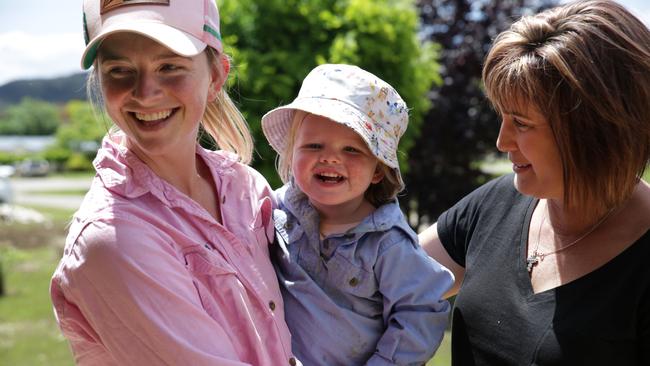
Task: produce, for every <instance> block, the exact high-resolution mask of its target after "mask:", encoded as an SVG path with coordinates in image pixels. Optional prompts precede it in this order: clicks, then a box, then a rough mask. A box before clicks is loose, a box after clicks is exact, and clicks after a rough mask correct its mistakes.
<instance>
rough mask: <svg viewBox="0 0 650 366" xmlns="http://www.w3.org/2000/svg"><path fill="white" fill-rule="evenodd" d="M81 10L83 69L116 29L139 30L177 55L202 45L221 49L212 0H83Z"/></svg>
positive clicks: (200, 48)
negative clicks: (84, 40) (84, 43)
mask: <svg viewBox="0 0 650 366" xmlns="http://www.w3.org/2000/svg"><path fill="white" fill-rule="evenodd" d="M83 14H84V35H85V38H86V50H85V51H84V54H83V56H82V57H81V67H82V68H83V69H88V68H89V67H90V66H92V64H93V62H95V58H96V57H97V48H98V47H99V45H100V44H101V42H102V41H103V40H104V39H105V38H106V37H107V36H109V35H111V34H114V33H120V32H133V33H137V34H141V35H143V36H145V37H148V38H151V39H152V40H154V41H156V42H158V43H160V44H162V45H164V46H165V47H167V48H169V49H170V50H172V51H173V52H174V53H176V54H179V55H181V56H187V57H191V56H195V55H197V54H199V53H201V52H203V50H204V49H205V47H206V46H210V47H212V48H214V49H216V50H217V51H219V52H223V46H222V44H221V34H220V33H219V10H218V9H217V5H216V3H215V0H84V3H83Z"/></svg>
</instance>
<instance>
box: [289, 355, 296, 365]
mask: <svg viewBox="0 0 650 366" xmlns="http://www.w3.org/2000/svg"><path fill="white" fill-rule="evenodd" d="M297 364H298V363H297V362H296V359H295V358H294V357H291V358H290V359H289V365H291V366H296V365H297Z"/></svg>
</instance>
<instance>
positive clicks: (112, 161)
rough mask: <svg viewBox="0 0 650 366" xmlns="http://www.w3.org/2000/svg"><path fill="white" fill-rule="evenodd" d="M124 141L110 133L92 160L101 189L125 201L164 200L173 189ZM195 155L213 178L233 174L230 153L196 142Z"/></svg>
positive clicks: (122, 137) (119, 134)
mask: <svg viewBox="0 0 650 366" xmlns="http://www.w3.org/2000/svg"><path fill="white" fill-rule="evenodd" d="M124 138H125V136H124V133H123V132H117V133H111V134H109V135H107V136H106V137H104V139H103V141H102V146H101V148H100V149H99V150H98V152H97V157H96V158H95V160H94V161H93V165H94V166H95V170H96V171H97V176H98V177H99V179H101V180H102V182H103V184H104V186H105V187H106V188H108V189H109V190H111V191H113V192H115V193H117V194H119V195H122V196H125V197H127V198H135V197H139V196H142V195H143V194H145V193H148V192H150V193H152V194H154V195H155V196H157V197H159V198H160V199H163V197H164V198H166V199H168V198H169V197H168V196H169V195H170V194H171V193H172V192H173V191H176V189H175V188H173V186H172V185H171V184H169V183H167V182H166V181H165V180H163V179H161V178H160V177H158V175H156V174H155V173H154V172H153V171H152V170H151V169H150V168H149V166H148V165H147V164H145V163H144V162H143V161H142V160H140V158H138V157H137V156H136V155H135V154H134V153H133V152H132V151H130V150H129V149H128V148H126V147H125V146H123V144H122V141H123V140H124ZM196 153H197V154H198V155H199V156H200V157H202V158H203V159H204V161H205V162H206V164H207V165H208V166H209V167H210V169H211V171H212V175H213V177H214V178H215V179H217V177H225V176H228V175H230V174H232V173H233V172H234V170H233V168H232V165H233V164H235V163H236V162H237V160H238V159H237V155H236V154H234V153H230V152H226V151H219V152H218V153H215V152H214V151H209V150H205V149H204V148H202V147H201V146H200V145H199V144H198V143H197V145H196Z"/></svg>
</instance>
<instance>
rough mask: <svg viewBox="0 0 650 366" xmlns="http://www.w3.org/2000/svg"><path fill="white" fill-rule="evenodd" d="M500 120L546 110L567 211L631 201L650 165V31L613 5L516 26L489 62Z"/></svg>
mask: <svg viewBox="0 0 650 366" xmlns="http://www.w3.org/2000/svg"><path fill="white" fill-rule="evenodd" d="M483 82H484V84H485V89H486V93H487V96H488V98H489V99H490V101H491V102H492V104H493V105H494V106H495V108H496V110H497V111H498V112H499V113H500V114H503V113H506V112H508V111H512V110H513V109H515V110H521V109H522V107H523V106H524V105H525V104H529V103H530V104H532V105H534V106H535V107H537V108H538V109H539V110H540V111H542V113H543V114H544V115H545V117H546V118H547V120H548V122H549V124H550V126H551V128H552V130H553V134H554V136H555V139H556V142H557V145H558V147H559V151H560V156H561V158H562V162H563V176H564V178H563V179H564V187H565V190H564V192H565V193H564V202H565V204H566V205H568V206H581V207H588V208H592V209H597V210H604V209H608V208H612V207H614V206H616V205H619V204H620V203H621V202H622V201H624V200H625V199H626V198H628V197H629V196H630V195H631V193H632V190H633V189H634V186H635V185H636V183H637V182H638V179H639V177H641V176H642V175H643V172H644V170H645V168H646V166H647V164H648V160H649V158H650V31H649V30H648V27H647V26H645V25H644V24H643V23H642V22H641V21H640V20H639V19H637V18H636V17H635V16H633V15H632V14H631V13H630V12H628V11H627V10H626V9H625V8H624V7H622V6H621V5H619V4H617V3H616V2H614V1H609V0H595V1H579V2H574V3H569V4H566V5H563V6H559V7H557V8H553V9H550V10H547V11H545V12H542V13H539V14H537V15H533V16H526V17H523V18H521V19H520V20H518V21H517V22H515V23H514V24H513V25H512V26H511V27H510V29H508V30H507V31H505V32H503V33H501V34H500V35H499V36H497V38H496V39H495V41H494V44H493V47H492V49H491V50H490V52H489V53H488V55H487V57H486V59H485V66H484V68H483Z"/></svg>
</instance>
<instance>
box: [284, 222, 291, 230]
mask: <svg viewBox="0 0 650 366" xmlns="http://www.w3.org/2000/svg"><path fill="white" fill-rule="evenodd" d="M284 227H285V229H287V230H291V229H292V228H293V224H292V223H290V222H288V221H287V223H286V224H284Z"/></svg>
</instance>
